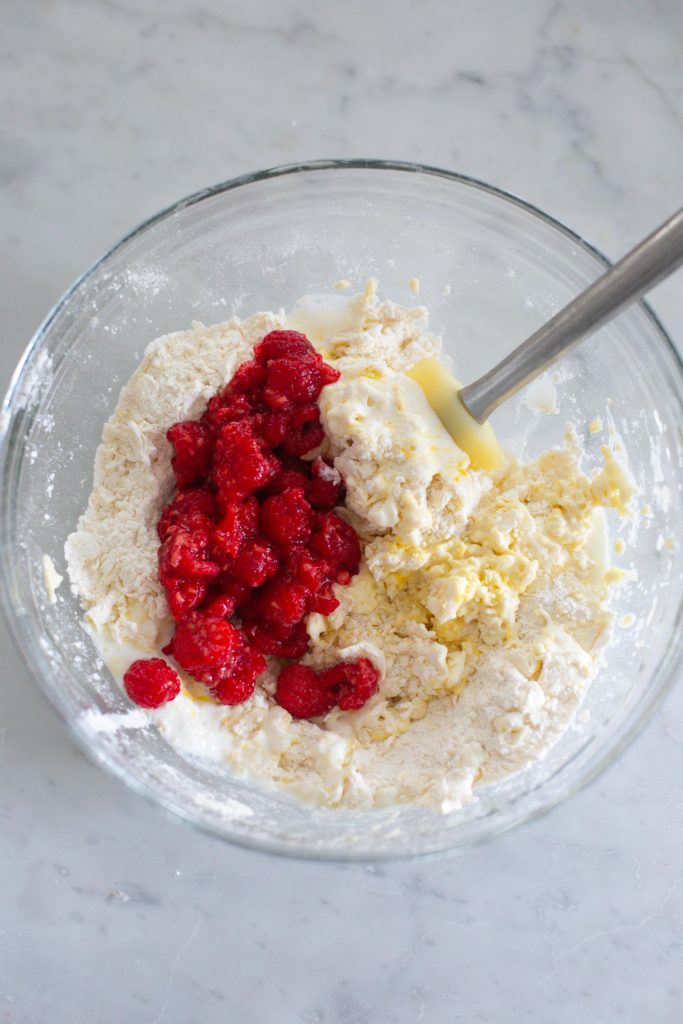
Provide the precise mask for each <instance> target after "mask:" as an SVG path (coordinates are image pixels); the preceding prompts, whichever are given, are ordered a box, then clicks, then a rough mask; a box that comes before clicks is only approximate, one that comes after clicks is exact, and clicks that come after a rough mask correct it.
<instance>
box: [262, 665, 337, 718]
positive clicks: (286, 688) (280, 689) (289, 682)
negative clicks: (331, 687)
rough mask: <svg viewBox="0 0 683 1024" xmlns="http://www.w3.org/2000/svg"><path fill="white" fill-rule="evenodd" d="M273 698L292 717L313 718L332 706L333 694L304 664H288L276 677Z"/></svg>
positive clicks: (324, 712) (333, 702) (333, 701)
mask: <svg viewBox="0 0 683 1024" xmlns="http://www.w3.org/2000/svg"><path fill="white" fill-rule="evenodd" d="M275 699H276V701H277V702H278V704H279V705H280V706H281V707H283V708H284V709H285V711H289V713H290V715H292V717H293V718H315V717H316V716H318V715H325V714H327V712H328V711H331V709H332V708H333V707H334V704H335V699H334V695H332V694H330V692H329V691H328V690H326V689H325V687H324V686H322V685H321V682H320V678H319V676H318V675H317V674H316V673H315V672H314V671H313V669H311V668H308V666H306V665H288V666H287V667H286V668H283V670H282V672H280V675H279V676H278V679H277V684H276V687H275Z"/></svg>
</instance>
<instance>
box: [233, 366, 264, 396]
mask: <svg viewBox="0 0 683 1024" xmlns="http://www.w3.org/2000/svg"><path fill="white" fill-rule="evenodd" d="M266 376H267V370H266V368H265V366H263V365H262V364H261V363H257V362H256V360H255V359H250V360H249V362H246V363H241V364H240V366H238V367H237V369H236V370H235V374H234V376H233V378H232V380H231V381H230V383H229V384H228V386H227V388H226V391H227V392H228V393H229V394H232V395H237V394H242V393H244V394H246V395H252V394H253V393H254V392H255V391H257V390H258V389H259V388H260V387H261V385H262V384H264V383H265V380H266Z"/></svg>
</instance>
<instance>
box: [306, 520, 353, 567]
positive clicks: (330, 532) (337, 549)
mask: <svg viewBox="0 0 683 1024" xmlns="http://www.w3.org/2000/svg"><path fill="white" fill-rule="evenodd" d="M311 547H312V548H313V550H314V551H316V552H317V553H318V554H319V555H322V557H323V558H327V559H329V561H330V562H333V563H334V565H335V566H337V567H338V568H340V569H346V570H347V571H348V572H350V573H351V574H352V575H355V574H356V573H357V572H358V567H359V566H360V555H361V552H360V544H359V542H358V536H357V534H356V531H355V530H354V529H353V527H352V526H349V524H348V523H345V522H344V520H343V519H340V517H339V516H338V515H337V514H336V513H335V512H325V513H324V515H323V516H322V517H321V519H320V523H319V525H318V528H317V529H316V531H315V533H314V534H313V539H312V541H311Z"/></svg>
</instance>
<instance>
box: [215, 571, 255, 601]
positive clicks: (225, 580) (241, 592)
mask: <svg viewBox="0 0 683 1024" xmlns="http://www.w3.org/2000/svg"><path fill="white" fill-rule="evenodd" d="M218 582H219V584H220V587H221V590H222V591H223V592H224V593H226V594H229V595H230V597H232V598H233V600H234V602H235V607H237V608H241V607H242V606H243V605H244V604H246V602H247V601H249V599H250V598H251V587H248V586H247V584H246V583H243V582H242V580H238V579H235V577H234V576H232V575H231V574H230V573H229V572H226V573H224V574H223V575H222V576H221V578H220V579H219V580H218Z"/></svg>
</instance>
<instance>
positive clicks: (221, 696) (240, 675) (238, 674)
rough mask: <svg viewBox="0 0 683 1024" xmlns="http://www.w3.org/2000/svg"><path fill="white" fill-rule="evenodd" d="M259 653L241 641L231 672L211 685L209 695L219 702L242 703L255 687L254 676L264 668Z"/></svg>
mask: <svg viewBox="0 0 683 1024" xmlns="http://www.w3.org/2000/svg"><path fill="white" fill-rule="evenodd" d="M265 667H266V662H265V659H264V658H263V656H262V655H261V654H259V653H258V652H257V651H254V650H252V648H251V647H249V645H248V644H247V643H244V642H243V643H242V647H241V649H240V650H239V651H238V652H237V654H236V656H235V660H234V664H233V669H232V673H231V674H230V675H229V676H226V677H225V678H224V679H221V680H219V681H218V682H217V683H215V684H214V685H212V686H211V688H210V689H211V695H212V696H213V698H214V699H215V700H216V701H218V703H219V704H242V703H244V701H245V700H248V699H249V698H250V697H251V695H252V693H253V692H254V689H255V687H256V677H257V676H259V675H260V674H261V673H262V672H263V671H264V669H265Z"/></svg>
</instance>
